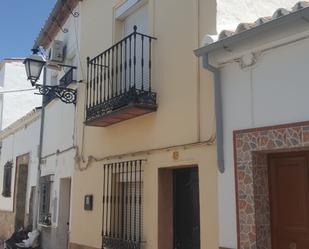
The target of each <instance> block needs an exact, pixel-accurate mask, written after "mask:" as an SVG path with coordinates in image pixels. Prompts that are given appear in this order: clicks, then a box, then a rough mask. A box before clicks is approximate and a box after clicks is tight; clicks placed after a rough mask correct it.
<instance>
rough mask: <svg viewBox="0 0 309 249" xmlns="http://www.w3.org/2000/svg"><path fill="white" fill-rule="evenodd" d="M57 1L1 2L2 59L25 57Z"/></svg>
mask: <svg viewBox="0 0 309 249" xmlns="http://www.w3.org/2000/svg"><path fill="white" fill-rule="evenodd" d="M55 2H56V0H0V59H3V58H7V57H25V56H28V55H29V54H30V53H31V51H30V49H31V48H32V45H33V42H34V40H35V38H36V37H37V35H38V33H39V31H40V29H41V27H42V26H43V24H44V22H45V20H46V19H47V17H48V15H49V13H50V11H51V10H52V8H53V6H54V4H55Z"/></svg>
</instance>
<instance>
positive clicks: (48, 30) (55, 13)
mask: <svg viewBox="0 0 309 249" xmlns="http://www.w3.org/2000/svg"><path fill="white" fill-rule="evenodd" d="M79 1H81V0H58V1H57V2H56V4H55V6H54V8H53V10H52V11H51V13H50V14H49V16H48V19H47V20H46V22H45V24H44V26H43V27H42V29H41V31H40V32H39V35H38V37H37V38H36V40H35V42H34V44H33V48H37V47H40V46H42V47H47V46H48V45H49V44H50V42H51V39H53V38H54V36H55V35H56V34H57V33H58V32H59V30H60V27H59V24H60V25H63V24H64V23H65V22H66V20H67V19H68V18H69V16H70V14H71V12H70V11H69V10H68V9H67V8H66V7H64V4H67V5H68V7H69V8H70V9H74V8H76V6H77V4H78V2H79ZM59 16H60V20H58V23H55V21H53V17H56V18H59Z"/></svg>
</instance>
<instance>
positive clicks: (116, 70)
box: [87, 26, 156, 120]
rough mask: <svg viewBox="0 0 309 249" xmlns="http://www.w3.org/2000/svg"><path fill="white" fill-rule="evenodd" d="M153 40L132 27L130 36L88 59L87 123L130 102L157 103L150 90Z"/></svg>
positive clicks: (154, 95)
mask: <svg viewBox="0 0 309 249" xmlns="http://www.w3.org/2000/svg"><path fill="white" fill-rule="evenodd" d="M152 40H156V38H154V37H151V36H148V35H145V34H141V33H139V32H137V27H136V26H135V27H134V31H133V33H131V34H130V35H128V36H126V37H125V38H123V39H122V40H120V41H119V42H117V43H116V44H114V45H113V46H112V47H110V48H109V49H107V50H106V51H104V52H103V53H101V54H99V55H98V56H96V57H94V58H92V59H89V58H88V59H87V97H88V99H87V120H89V119H91V118H95V117H96V116H98V115H101V114H102V113H103V114H104V113H109V112H110V111H113V110H116V109H119V108H121V107H123V106H125V105H127V104H129V103H131V102H134V103H140V104H156V94H155V93H153V92H152V90H151V89H152V86H151V57H152ZM102 84H103V85H102ZM102 96H104V97H102Z"/></svg>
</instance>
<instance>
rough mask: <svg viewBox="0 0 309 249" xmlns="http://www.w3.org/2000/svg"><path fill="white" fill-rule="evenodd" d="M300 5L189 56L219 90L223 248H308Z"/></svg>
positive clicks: (308, 116)
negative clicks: (200, 64) (201, 65)
mask: <svg viewBox="0 0 309 249" xmlns="http://www.w3.org/2000/svg"><path fill="white" fill-rule="evenodd" d="M307 6H308V3H307V2H299V3H298V4H296V5H295V6H294V7H293V9H289V10H286V9H278V10H277V11H276V12H275V13H274V14H273V16H272V18H262V19H259V20H258V21H256V22H255V23H251V24H240V25H239V26H238V28H237V30H236V32H230V33H229V32H226V31H224V32H222V33H221V34H220V35H219V40H218V41H216V42H214V43H211V44H208V45H206V46H204V47H203V48H200V49H198V50H196V54H197V55H199V56H203V60H204V66H205V68H210V70H212V71H213V72H214V75H215V84H217V86H218V85H219V86H220V87H219V88H218V89H219V94H217V96H216V98H217V102H219V105H217V116H220V115H221V118H222V120H223V124H222V129H220V126H218V127H219V129H218V127H217V134H220V133H221V135H223V144H222V152H223V154H222V155H223V158H222V159H223V160H224V164H223V168H221V171H222V173H221V174H219V224H220V228H219V229H220V246H222V247H223V248H241V249H249V248H250V249H251V248H268V249H270V248H272V249H277V248H308V246H309V240H308V238H309V237H308V235H309V234H308V231H309V229H308V228H309V226H308V224H309V220H308V217H309V211H308V210H309V201H308V200H309V196H308V190H309V187H308V186H309V177H308V172H309V171H308V169H309V167H308V151H307V146H308V124H309V123H308V120H309V111H308V108H307V107H308V105H309V100H308V97H307V93H308V91H309V85H308V84H307V79H308V66H307V65H308V63H309V61H308V52H307V51H308V48H309V46H308V37H309V36H308V35H309V30H308V25H307V23H306V21H305V19H306V17H307V16H308V15H309V8H308V7H307ZM220 88H221V89H220ZM220 95H221V96H220ZM220 102H221V108H220ZM217 120H218V119H217ZM219 120H220V118H219ZM217 125H218V124H217ZM219 146H221V145H220V144H219Z"/></svg>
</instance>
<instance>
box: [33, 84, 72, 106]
mask: <svg viewBox="0 0 309 249" xmlns="http://www.w3.org/2000/svg"><path fill="white" fill-rule="evenodd" d="M35 87H36V88H37V89H38V90H39V93H37V94H39V95H44V96H49V97H55V98H59V99H60V100H61V101H62V102H64V103H66V104H76V95H77V91H76V90H75V89H72V88H67V87H63V86H44V85H40V84H36V85H35Z"/></svg>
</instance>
